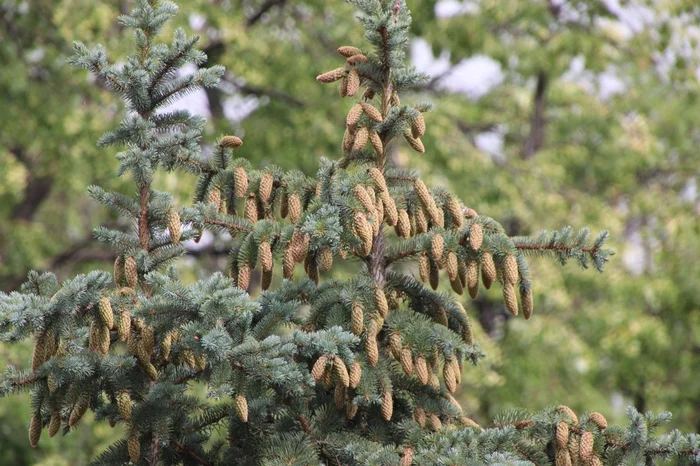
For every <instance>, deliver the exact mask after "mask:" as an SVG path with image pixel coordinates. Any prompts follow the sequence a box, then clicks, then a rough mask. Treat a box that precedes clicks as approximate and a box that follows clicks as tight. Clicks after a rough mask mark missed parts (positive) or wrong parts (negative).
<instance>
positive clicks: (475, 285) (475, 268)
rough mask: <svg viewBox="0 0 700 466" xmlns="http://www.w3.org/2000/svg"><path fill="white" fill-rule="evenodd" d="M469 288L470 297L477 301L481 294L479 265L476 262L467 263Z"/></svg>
mask: <svg viewBox="0 0 700 466" xmlns="http://www.w3.org/2000/svg"><path fill="white" fill-rule="evenodd" d="M466 269H467V288H468V289H469V296H471V298H472V299H476V296H477V295H478V294H479V263H478V262H477V261H475V260H469V261H467V265H466Z"/></svg>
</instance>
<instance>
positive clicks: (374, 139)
mask: <svg viewBox="0 0 700 466" xmlns="http://www.w3.org/2000/svg"><path fill="white" fill-rule="evenodd" d="M369 142H370V144H372V148H373V149H374V151H375V152H376V153H377V155H382V154H384V143H383V142H382V138H381V137H380V136H379V134H378V133H377V132H376V131H375V130H373V129H371V130H370V131H369Z"/></svg>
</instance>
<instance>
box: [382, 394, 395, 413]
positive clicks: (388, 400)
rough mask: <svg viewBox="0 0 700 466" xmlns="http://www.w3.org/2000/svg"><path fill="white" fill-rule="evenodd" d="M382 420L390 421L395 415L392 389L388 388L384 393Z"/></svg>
mask: <svg viewBox="0 0 700 466" xmlns="http://www.w3.org/2000/svg"><path fill="white" fill-rule="evenodd" d="M381 411H382V418H384V420H385V421H390V420H391V416H392V415H393V414H394V396H393V395H392V392H391V389H390V388H387V389H385V390H384V393H382V409H381Z"/></svg>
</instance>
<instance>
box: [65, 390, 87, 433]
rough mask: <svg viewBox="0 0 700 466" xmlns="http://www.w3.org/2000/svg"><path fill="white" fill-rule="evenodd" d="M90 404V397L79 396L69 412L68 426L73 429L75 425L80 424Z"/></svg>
mask: <svg viewBox="0 0 700 466" xmlns="http://www.w3.org/2000/svg"><path fill="white" fill-rule="evenodd" d="M89 404H90V397H89V396H88V395H84V394H83V395H80V397H79V398H78V401H76V402H75V405H73V409H72V410H71V412H70V417H69V418H68V426H70V427H75V425H76V424H77V423H78V422H80V420H81V419H82V418H83V415H84V414H85V411H87V409H88V405H89Z"/></svg>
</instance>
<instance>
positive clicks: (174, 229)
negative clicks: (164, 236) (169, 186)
mask: <svg viewBox="0 0 700 466" xmlns="http://www.w3.org/2000/svg"><path fill="white" fill-rule="evenodd" d="M165 220H166V222H167V224H168V232H169V233H170V240H171V241H172V242H173V243H175V244H177V243H179V242H180V238H182V223H181V222H180V214H179V213H178V212H177V210H175V209H168V212H167V213H166V214H165Z"/></svg>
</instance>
